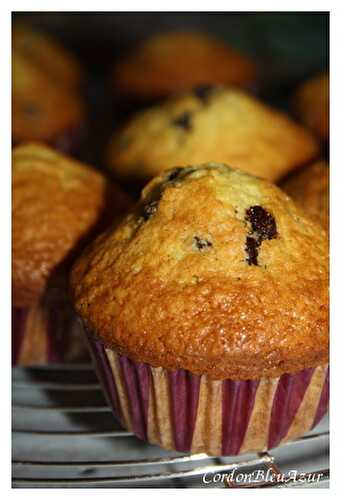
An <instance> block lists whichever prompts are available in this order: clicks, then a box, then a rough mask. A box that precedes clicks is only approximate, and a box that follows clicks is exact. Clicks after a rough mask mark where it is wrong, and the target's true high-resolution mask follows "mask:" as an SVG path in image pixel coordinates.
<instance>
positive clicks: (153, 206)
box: [143, 200, 159, 221]
mask: <svg viewBox="0 0 341 500" xmlns="http://www.w3.org/2000/svg"><path fill="white" fill-rule="evenodd" d="M158 204H159V201H158V200H155V201H151V202H150V203H147V205H144V207H143V218H144V220H145V221H147V220H148V219H150V217H151V216H152V215H154V214H155V212H156V211H157V206H158Z"/></svg>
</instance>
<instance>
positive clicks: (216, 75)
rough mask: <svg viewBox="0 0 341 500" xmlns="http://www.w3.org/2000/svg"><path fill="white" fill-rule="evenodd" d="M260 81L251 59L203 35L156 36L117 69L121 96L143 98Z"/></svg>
mask: <svg viewBox="0 0 341 500" xmlns="http://www.w3.org/2000/svg"><path fill="white" fill-rule="evenodd" d="M255 80H256V66H255V64H254V63H253V62H252V61H250V60H249V58H248V57H246V56H244V55H243V54H240V53H239V52H238V51H236V50H235V49H233V48H231V47H229V46H228V45H225V43H223V42H221V41H219V40H215V39H214V38H211V37H210V36H208V35H205V34H202V33H191V32H173V33H164V34H159V35H156V36H154V37H152V38H149V39H148V40H146V41H145V42H142V43H141V44H140V45H139V46H138V47H136V48H135V49H133V50H132V51H131V52H130V54H128V55H127V56H126V57H125V58H124V59H123V60H121V61H120V62H119V63H118V64H117V65H116V67H115V69H114V72H113V75H112V82H113V85H114V87H115V89H116V91H119V92H120V93H123V94H126V95H128V96H132V97H135V98H140V99H153V98H159V97H165V96H167V95H169V94H172V93H174V92H179V91H183V90H189V89H191V88H192V87H193V86H196V85H203V84H214V85H236V86H245V85H250V84H252V83H254V82H255Z"/></svg>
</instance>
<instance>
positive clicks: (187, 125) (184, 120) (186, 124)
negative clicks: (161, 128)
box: [172, 111, 192, 132]
mask: <svg viewBox="0 0 341 500" xmlns="http://www.w3.org/2000/svg"><path fill="white" fill-rule="evenodd" d="M172 123H173V125H175V126H177V127H181V128H183V129H184V130H186V131H187V132H188V131H190V130H191V128H192V114H191V113H190V112H189V111H185V112H184V113H182V114H181V115H179V116H177V117H176V118H174V120H173V122H172Z"/></svg>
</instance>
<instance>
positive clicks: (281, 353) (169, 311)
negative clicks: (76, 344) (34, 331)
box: [71, 163, 328, 380]
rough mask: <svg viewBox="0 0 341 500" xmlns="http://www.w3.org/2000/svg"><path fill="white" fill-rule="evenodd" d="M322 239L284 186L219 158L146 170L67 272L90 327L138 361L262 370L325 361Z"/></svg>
mask: <svg viewBox="0 0 341 500" xmlns="http://www.w3.org/2000/svg"><path fill="white" fill-rule="evenodd" d="M327 252H328V250H327V238H326V234H325V233H324V231H323V230H321V228H320V226H319V225H317V224H315V223H314V222H313V221H312V220H310V219H309V218H307V217H306V216H305V214H304V212H303V211H302V210H301V209H299V208H298V207H296V205H295V204H294V202H293V201H292V200H291V199H290V198H289V197H288V196H287V195H286V194H285V193H284V192H282V191H281V190H280V189H279V188H277V187H276V186H274V185H272V184H270V183H268V182H267V181H263V180H261V179H258V178H256V177H253V176H250V175H248V174H246V173H243V172H241V171H238V170H233V169H231V168H229V167H227V166H225V165H221V164H215V163H208V164H205V165H202V166H199V167H189V168H175V169H173V170H171V171H169V172H166V173H163V174H162V175H160V176H159V177H157V178H155V179H153V180H152V181H151V182H150V183H149V184H148V185H147V187H146V188H145V189H144V191H143V193H142V197H141V201H140V202H139V204H138V205H137V207H136V210H135V211H134V213H131V214H130V215H129V216H128V217H127V218H126V219H125V220H124V221H123V222H122V223H121V224H120V225H119V227H118V228H117V230H115V231H109V232H107V233H105V234H103V235H101V236H100V237H99V238H98V239H97V240H96V241H95V242H93V244H92V245H90V246H89V247H88V249H87V250H86V251H85V253H84V254H83V255H82V256H81V257H80V258H79V259H78V261H77V262H76V264H75V265H74V267H73V270H72V273H71V288H72V293H73V300H74V303H75V307H76V309H77V311H78V313H79V314H80V316H81V317H82V318H83V320H84V323H85V326H86V327H87V328H88V329H89V331H90V332H92V333H93V334H94V335H95V336H97V337H98V338H99V339H100V340H102V341H103V342H104V344H106V345H107V346H110V347H112V348H114V349H115V350H117V351H118V352H119V353H122V354H124V355H126V356H128V357H130V358H132V359H133V360H135V361H141V362H146V363H150V364H151V365H153V366H162V367H164V368H167V369H180V368H183V369H187V370H189V371H191V372H194V373H196V374H207V375H209V376H211V377H212V378H216V379H224V378H231V379H236V380H239V379H257V378H260V377H276V376H278V375H281V374H283V373H286V372H296V371H298V370H301V369H304V368H307V367H313V366H317V365H319V364H323V363H325V362H326V361H327V358H328V289H327V286H328V285H327V282H328V255H327Z"/></svg>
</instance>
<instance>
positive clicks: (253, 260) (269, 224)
mask: <svg viewBox="0 0 341 500" xmlns="http://www.w3.org/2000/svg"><path fill="white" fill-rule="evenodd" d="M245 220H246V221H247V222H249V223H250V224H251V231H250V233H249V234H250V236H247V237H246V246H245V250H246V253H247V255H248V257H247V258H246V262H247V263H248V264H249V265H250V266H251V265H254V266H257V265H258V261H257V257H258V250H257V248H258V247H260V245H261V244H262V241H264V240H272V239H274V238H277V235H278V233H277V226H276V221H275V218H274V217H273V216H272V215H271V214H270V213H269V212H268V211H267V210H265V208H263V207H261V206H260V205H254V206H252V207H250V208H249V209H247V210H246V215H245Z"/></svg>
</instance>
